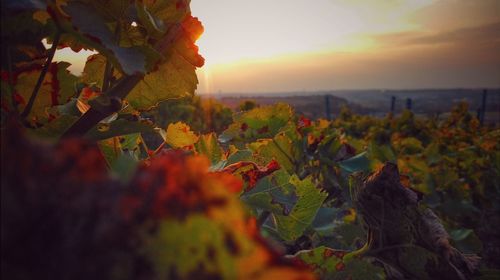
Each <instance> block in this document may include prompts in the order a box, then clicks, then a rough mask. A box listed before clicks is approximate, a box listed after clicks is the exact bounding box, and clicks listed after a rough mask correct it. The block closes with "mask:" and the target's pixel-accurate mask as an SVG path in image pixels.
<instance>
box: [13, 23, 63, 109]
mask: <svg viewBox="0 0 500 280" xmlns="http://www.w3.org/2000/svg"><path fill="white" fill-rule="evenodd" d="M60 38H61V31H59V30H57V31H56V35H55V37H54V42H52V47H51V48H50V50H49V54H48V57H47V61H46V62H45V65H44V66H43V69H42V73H40V76H39V77H38V81H37V82H36V85H35V88H34V89H33V93H31V97H30V99H29V101H28V104H27V105H26V108H24V111H23V112H22V114H21V118H26V117H27V116H28V115H29V114H30V112H31V109H32V108H33V104H34V103H35V99H36V97H37V95H38V92H39V91H40V87H41V86H42V82H43V80H45V76H46V75H47V71H48V70H49V67H50V65H51V64H52V59H53V58H54V54H55V53H56V49H57V45H58V44H59V39H60Z"/></svg>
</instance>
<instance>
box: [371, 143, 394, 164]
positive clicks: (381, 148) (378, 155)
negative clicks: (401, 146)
mask: <svg viewBox="0 0 500 280" xmlns="http://www.w3.org/2000/svg"><path fill="white" fill-rule="evenodd" d="M368 156H369V157H370V158H371V159H374V160H378V161H380V162H382V163H385V162H387V161H390V162H396V159H397V158H396V155H395V153H394V151H393V150H392V148H391V147H390V146H388V145H379V144H377V143H376V142H374V141H372V142H370V143H369V144H368Z"/></svg>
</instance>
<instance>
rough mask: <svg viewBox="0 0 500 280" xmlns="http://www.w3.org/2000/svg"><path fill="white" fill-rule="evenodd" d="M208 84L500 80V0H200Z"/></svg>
mask: <svg viewBox="0 0 500 280" xmlns="http://www.w3.org/2000/svg"><path fill="white" fill-rule="evenodd" d="M191 9H192V13H193V15H194V16H197V17H199V19H200V20H201V21H202V22H203V24H204V26H205V33H204V34H203V35H202V37H201V38H200V40H199V41H198V45H199V46H200V52H201V53H202V55H204V57H205V58H206V66H205V67H204V68H203V69H201V70H200V71H198V78H199V80H200V85H199V88H198V89H199V92H200V93H206V92H210V93H213V92H215V93H217V92H283V91H302V90H306V91H315V90H329V89H367V88H380V89H391V88H447V87H500V1H498V0H474V1H472V0H443V1H433V0H407V1H403V0H386V1H379V0H314V1H312V0H272V1H269V0H252V1H248V0H192V2H191Z"/></svg>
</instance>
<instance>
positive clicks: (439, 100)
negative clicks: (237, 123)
mask: <svg viewBox="0 0 500 280" xmlns="http://www.w3.org/2000/svg"><path fill="white" fill-rule="evenodd" d="M482 93H483V90H482V89H420V90H333V91H318V92H288V93H287V92H285V93H258V94H257V93H255V94H252V93H234V94H230V93H225V94H217V95H210V96H211V97H215V98H217V99H218V100H219V101H221V102H222V103H224V104H225V105H226V106H228V107H230V108H232V109H237V108H238V105H239V104H240V103H241V102H242V101H244V100H254V101H255V102H257V103H258V104H261V105H267V104H274V103H277V102H284V103H288V104H290V105H291V106H293V107H294V108H295V110H296V111H297V112H299V113H300V114H303V115H305V116H307V117H309V118H324V117H326V102H325V95H329V96H330V109H331V114H332V116H336V115H338V113H339V112H340V108H341V106H342V105H348V106H349V107H350V108H351V109H352V110H353V111H354V112H356V113H359V114H370V115H377V116H384V115H385V114H387V112H389V110H390V105H391V97H392V96H394V97H396V103H395V112H396V113H400V112H401V111H403V109H404V108H405V105H406V99H407V98H411V99H412V111H413V112H415V113H416V114H419V115H436V114H443V113H447V112H449V111H450V110H451V109H452V108H453V106H455V105H456V104H457V103H458V102H460V101H466V102H467V103H468V104H469V110H470V111H471V112H472V113H475V112H476V111H477V109H478V108H480V106H481V102H482ZM202 97H205V98H206V97H207V95H202ZM486 121H487V122H492V123H500V89H488V94H487V102H486Z"/></svg>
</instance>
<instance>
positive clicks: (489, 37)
mask: <svg viewBox="0 0 500 280" xmlns="http://www.w3.org/2000/svg"><path fill="white" fill-rule="evenodd" d="M373 38H374V39H375V40H376V41H377V42H378V43H380V44H382V45H384V46H391V45H392V46H397V47H401V46H415V45H438V44H455V45H470V44H474V45H479V44H480V45H485V44H487V45H496V46H498V47H499V49H500V21H497V22H494V23H487V24H483V25H480V26H473V27H465V28H458V29H455V30H451V31H440V32H429V31H427V32H425V31H410V32H399V33H389V34H382V35H375V36H373Z"/></svg>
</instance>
